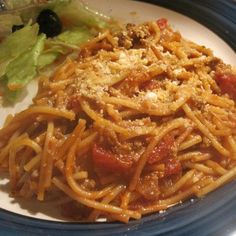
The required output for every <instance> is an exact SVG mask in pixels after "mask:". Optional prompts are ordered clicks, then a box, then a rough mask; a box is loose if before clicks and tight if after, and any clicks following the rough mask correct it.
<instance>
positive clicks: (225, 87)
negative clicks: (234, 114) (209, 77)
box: [215, 72, 236, 100]
mask: <svg viewBox="0 0 236 236" xmlns="http://www.w3.org/2000/svg"><path fill="white" fill-rule="evenodd" d="M215 81H216V82H217V84H218V85H219V87H220V89H221V91H222V93H227V94H228V95H229V96H230V97H231V98H232V99H234V100H236V74H231V73H219V72H218V73H216V75H215Z"/></svg>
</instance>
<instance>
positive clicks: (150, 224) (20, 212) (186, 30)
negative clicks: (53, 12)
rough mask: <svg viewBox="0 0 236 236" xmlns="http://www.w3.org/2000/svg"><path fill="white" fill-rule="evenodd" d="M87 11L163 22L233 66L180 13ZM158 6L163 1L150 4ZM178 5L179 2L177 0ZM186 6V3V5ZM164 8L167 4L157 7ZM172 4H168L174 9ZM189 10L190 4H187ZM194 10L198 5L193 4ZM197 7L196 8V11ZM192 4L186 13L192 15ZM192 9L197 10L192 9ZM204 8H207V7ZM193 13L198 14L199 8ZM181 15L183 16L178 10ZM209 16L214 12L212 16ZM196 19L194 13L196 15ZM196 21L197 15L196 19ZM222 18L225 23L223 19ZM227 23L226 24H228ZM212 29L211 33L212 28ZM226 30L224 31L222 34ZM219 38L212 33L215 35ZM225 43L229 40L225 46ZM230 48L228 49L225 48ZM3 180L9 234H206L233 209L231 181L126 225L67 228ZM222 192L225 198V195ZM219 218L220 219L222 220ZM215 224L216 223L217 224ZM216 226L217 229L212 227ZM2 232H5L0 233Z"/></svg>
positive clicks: (110, 6)
mask: <svg viewBox="0 0 236 236" xmlns="http://www.w3.org/2000/svg"><path fill="white" fill-rule="evenodd" d="M85 2H86V3H87V4H88V6H89V7H90V8H92V9H95V10H97V11H98V12H102V13H104V14H106V15H110V16H113V17H114V18H115V19H118V20H120V21H121V22H124V23H128V22H132V23H139V22H143V21H148V20H155V19H158V18H162V17H164V18H167V19H168V20H169V23H170V24H171V25H172V26H173V28H174V29H176V30H179V31H180V32H181V34H182V35H183V36H184V37H185V38H188V39H190V40H193V41H195V42H196V43H198V44H202V45H205V46H207V47H210V48H211V49H213V51H214V54H215V55H216V56H218V57H220V58H222V59H223V60H224V61H225V62H226V63H230V64H232V63H235V61H236V55H235V52H234V50H233V49H232V48H231V47H230V46H229V45H228V44H227V43H226V42H225V41H224V40H223V39H221V38H220V37H219V36H218V35H217V34H215V33H214V32H213V31H211V30H209V29H208V28H207V27H205V26H203V25H202V24H200V23H198V22H197V21H194V20H192V19H191V18H188V17H186V16H184V15H182V14H179V13H177V12H174V11H171V10H168V9H166V8H163V7H160V6H154V5H151V4H147V3H143V2H141V1H139V2H135V1H130V0H119V1H114V0H99V1H94V0H87V1H85ZM152 2H161V3H160V4H162V3H163V2H164V1H152ZM176 2H179V3H180V2H181V1H179V0H178V1H176ZM182 2H183V5H181V7H182V8H184V4H185V6H188V4H190V3H189V2H190V1H185V0H183V1H182ZM186 2H188V3H186ZM162 5H165V6H166V5H168V4H162ZM174 5H175V4H172V5H171V4H170V6H168V7H171V8H173V9H177V10H180V11H181V9H178V7H176V6H175V7H174ZM190 5H191V4H190ZM198 5H199V4H198ZM198 5H197V4H196V6H198ZM193 6H194V3H193V4H192V8H191V11H193V12H195V13H196V10H195V8H194V7H193ZM196 9H197V8H196ZM207 9H208V8H207ZM198 11H200V10H199V9H198ZM182 12H183V11H182ZM213 12H214V11H213ZM197 14H198V15H199V12H197ZM199 16H200V15H199ZM224 19H225V18H224ZM228 22H230V21H229V20H228ZM213 30H215V29H213ZM225 30H226V29H225ZM215 32H216V33H218V31H217V30H215ZM228 43H229V41H228ZM230 45H231V46H232V45H233V44H230ZM36 91H37V85H36V82H35V81H34V82H32V83H31V84H30V85H29V86H28V87H27V89H26V91H25V93H26V94H27V96H25V97H22V98H21V100H20V102H19V103H17V104H16V105H15V106H14V107H4V108H3V109H1V114H0V118H1V119H0V126H1V125H2V124H3V121H4V119H5V117H6V116H7V115H8V114H10V113H15V112H18V111H20V110H23V109H24V108H26V107H27V106H28V105H29V104H30V103H31V101H32V98H33V97H34V95H35V94H36ZM6 183H7V179H6V178H4V176H1V177H0V199H1V203H0V204H1V205H0V207H1V208H2V209H1V210H0V225H1V226H2V227H1V231H0V234H1V232H8V233H9V235H15V234H16V232H17V235H26V233H27V234H28V235H36V234H47V235H57V234H59V235H67V234H70V235H84V234H86V235H124V234H126V235H163V234H164V235H201V236H204V235H210V234H214V233H215V232H216V231H217V232H219V231H220V229H221V228H222V227H223V226H224V225H225V224H226V223H230V222H231V221H232V213H233V210H234V209H235V210H236V202H234V201H233V199H234V198H235V197H236V191H234V188H235V189H236V182H232V183H230V184H228V185H226V186H224V187H222V188H220V189H219V190H217V191H215V192H213V193H211V194H209V195H208V196H207V197H205V198H204V199H201V200H194V201H187V202H185V203H183V204H181V205H178V206H176V207H173V208H171V209H169V210H168V211H167V212H165V213H163V214H153V215H151V216H147V217H144V218H142V219H141V220H139V221H132V222H130V223H129V224H126V225H125V224H120V223H95V224H82V223H80V224H79V223H66V222H62V219H61V218H60V215H59V212H58V211H57V209H56V208H55V207H54V206H50V205H47V204H44V203H42V204H41V203H38V202H37V203H36V202H35V201H30V202H29V201H19V200H16V199H13V198H10V197H9V196H8V190H7V187H8V186H7V185H6ZM225 193H227V194H225ZM222 217H223V219H224V220H223V219H222ZM219 219H220V220H219ZM215 222H217V224H216V223H215ZM4 230H5V231H4Z"/></svg>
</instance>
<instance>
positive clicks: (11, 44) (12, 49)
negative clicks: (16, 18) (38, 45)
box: [0, 24, 39, 79]
mask: <svg viewBox="0 0 236 236" xmlns="http://www.w3.org/2000/svg"><path fill="white" fill-rule="evenodd" d="M38 31H39V27H38V25H37V24H34V25H32V26H31V25H27V26H25V27H24V28H22V29H21V30H18V31H16V32H15V33H13V34H11V35H9V36H8V37H7V38H6V39H5V40H4V41H3V42H2V43H1V44H0V79H1V77H2V76H3V75H4V74H5V73H6V68H7V66H8V64H9V63H10V62H11V61H12V60H14V59H15V58H16V57H18V56H19V55H20V54H21V53H23V52H24V51H26V50H28V49H29V48H31V47H32V46H33V45H34V44H35V42H36V40H37V38H38Z"/></svg>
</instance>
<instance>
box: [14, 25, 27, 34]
mask: <svg viewBox="0 0 236 236" xmlns="http://www.w3.org/2000/svg"><path fill="white" fill-rule="evenodd" d="M22 28H24V25H13V26H12V28H11V31H12V33H14V32H16V31H17V30H20V29H22Z"/></svg>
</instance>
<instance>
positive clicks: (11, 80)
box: [6, 34, 46, 91]
mask: <svg viewBox="0 0 236 236" xmlns="http://www.w3.org/2000/svg"><path fill="white" fill-rule="evenodd" d="M45 39H46V36H45V35H44V34H41V35H40V36H39V37H38V40H37V42H36V44H35V45H34V46H33V48H32V49H30V50H28V51H26V52H23V53H22V54H20V55H19V56H18V57H17V58H16V59H15V60H13V61H12V62H11V63H10V64H9V65H8V66H7V69H6V77H7V79H8V83H7V86H8V88H9V89H10V90H12V91H15V90H18V89H21V88H22V87H23V86H25V85H26V84H27V83H28V82H29V81H30V80H32V79H33V78H34V77H35V76H36V74H37V65H38V58H39V56H40V54H41V53H42V51H43V48H44V42H45Z"/></svg>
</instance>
